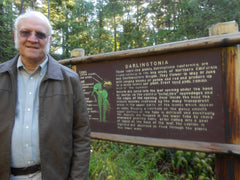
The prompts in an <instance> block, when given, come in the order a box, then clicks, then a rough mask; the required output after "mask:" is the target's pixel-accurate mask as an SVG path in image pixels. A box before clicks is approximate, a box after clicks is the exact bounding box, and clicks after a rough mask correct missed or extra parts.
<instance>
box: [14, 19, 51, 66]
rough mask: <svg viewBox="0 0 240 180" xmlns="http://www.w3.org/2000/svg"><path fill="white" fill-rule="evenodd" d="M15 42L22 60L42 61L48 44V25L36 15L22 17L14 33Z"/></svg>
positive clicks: (49, 39) (49, 40)
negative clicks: (15, 33)
mask: <svg viewBox="0 0 240 180" xmlns="http://www.w3.org/2000/svg"><path fill="white" fill-rule="evenodd" d="M15 36H16V37H15V38H16V39H15V41H16V43H17V46H18V50H19V53H20V55H21V58H22V60H26V61H33V60H34V61H43V60H44V59H45V58H46V54H47V48H48V46H49V45H50V42H51V37H50V36H49V32H48V26H47V25H46V24H45V23H44V21H43V20H41V19H39V18H37V17H28V18H24V19H22V20H21V21H20V22H19V24H18V27H17V35H15Z"/></svg>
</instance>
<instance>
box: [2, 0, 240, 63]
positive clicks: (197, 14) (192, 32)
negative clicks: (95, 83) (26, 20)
mask: <svg viewBox="0 0 240 180" xmlns="http://www.w3.org/2000/svg"><path fill="white" fill-rule="evenodd" d="M21 2H22V1H21V0H16V1H11V0H2V1H1V2H0V11H1V12H2V13H0V22H1V24H3V26H1V28H0V35H1V37H3V38H2V39H1V43H0V50H1V51H0V57H1V61H5V60H7V59H9V58H10V57H12V56H13V55H14V54H15V53H16V51H15V49H14V43H13V28H12V25H13V20H14V19H15V18H16V15H17V14H19V13H20V12H21V9H22V10H23V11H25V9H26V8H27V7H33V9H36V10H39V11H42V12H43V13H44V14H45V15H48V14H50V20H51V24H52V26H53V29H54V34H53V42H52V46H51V47H52V48H51V54H52V55H53V56H54V57H57V58H58V59H64V58H69V57H70V52H71V51H72V50H73V49H75V48H83V49H84V50H85V54H86V55H93V54H99V53H106V52H112V51H120V50H126V49H132V48H139V47H145V46H152V45H156V44H162V43H167V42H174V41H179V40H185V39H193V38H199V37H204V36H208V29H209V27H210V26H212V25H213V24H216V23H219V22H226V21H232V20H235V21H237V22H238V23H239V22H240V11H239V8H240V1H239V0H211V1H206V0H179V1H176V0H168V1H166V0H162V1H156V0H153V1H147V0H137V1H133V0H117V1H116V0H97V1H93V0H52V1H49V4H50V7H49V9H50V12H49V11H48V2H47V0H41V1H32V0H24V3H23V4H22V3H21Z"/></svg>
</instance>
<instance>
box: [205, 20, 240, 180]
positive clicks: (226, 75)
mask: <svg viewBox="0 0 240 180" xmlns="http://www.w3.org/2000/svg"><path fill="white" fill-rule="evenodd" d="M234 32H238V25H237V23H236V22H235V21H231V22H226V23H219V24H216V25H215V26H213V27H211V28H210V29H209V34H210V35H212V36H213V35H220V34H225V33H234ZM239 60H240V56H239V49H238V46H232V47H226V48H223V50H222V77H223V96H224V97H223V99H224V106H225V107H224V115H225V119H224V121H225V129H226V130H225V137H226V143H231V144H238V145H239V144H240V63H239ZM215 171H216V178H217V180H239V179H240V156H239V155H234V154H231V152H229V154H224V155H223V154H216V162H215Z"/></svg>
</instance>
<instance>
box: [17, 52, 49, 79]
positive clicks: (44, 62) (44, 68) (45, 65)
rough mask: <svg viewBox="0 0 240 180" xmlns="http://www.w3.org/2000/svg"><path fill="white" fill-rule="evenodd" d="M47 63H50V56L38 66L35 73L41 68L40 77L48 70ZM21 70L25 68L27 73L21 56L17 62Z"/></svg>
mask: <svg viewBox="0 0 240 180" xmlns="http://www.w3.org/2000/svg"><path fill="white" fill-rule="evenodd" d="M47 62H48V56H47V57H46V59H45V60H44V61H43V62H42V63H41V64H40V65H38V66H37V68H36V70H35V72H36V71H37V70H38V68H40V69H41V70H40V75H42V74H44V73H45V72H46V70H47ZM20 68H24V69H25V70H26V71H27V69H26V68H25V66H24V64H23V63H22V59H21V56H19V57H18V61H17V69H20Z"/></svg>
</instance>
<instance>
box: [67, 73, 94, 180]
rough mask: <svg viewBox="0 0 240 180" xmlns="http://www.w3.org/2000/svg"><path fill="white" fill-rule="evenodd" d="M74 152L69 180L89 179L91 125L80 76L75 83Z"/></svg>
mask: <svg viewBox="0 0 240 180" xmlns="http://www.w3.org/2000/svg"><path fill="white" fill-rule="evenodd" d="M73 87H74V93H75V95H74V108H73V116H74V117H73V154H72V162H71V169H70V176H69V180H87V179H88V168H89V158H90V143H91V138H90V125H89V119H88V112H87V106H86V102H85V97H84V93H83V89H82V86H81V82H80V79H79V77H78V76H77V78H76V79H75V83H74V86H73Z"/></svg>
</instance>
